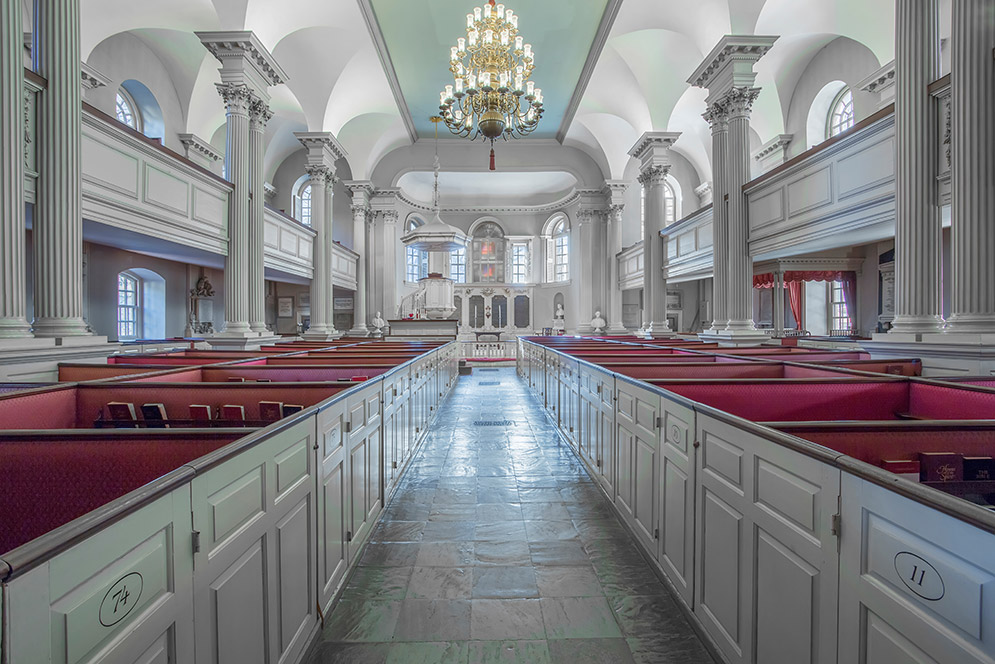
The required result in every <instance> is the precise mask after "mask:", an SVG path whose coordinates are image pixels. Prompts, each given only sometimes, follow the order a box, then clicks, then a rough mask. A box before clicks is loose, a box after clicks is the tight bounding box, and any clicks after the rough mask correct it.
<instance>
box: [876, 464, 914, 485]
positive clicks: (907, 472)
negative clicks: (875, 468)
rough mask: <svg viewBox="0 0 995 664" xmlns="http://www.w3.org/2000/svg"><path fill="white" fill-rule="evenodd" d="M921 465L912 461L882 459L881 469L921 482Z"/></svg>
mask: <svg viewBox="0 0 995 664" xmlns="http://www.w3.org/2000/svg"><path fill="white" fill-rule="evenodd" d="M920 466H921V464H920V463H919V462H918V461H915V460H912V459H882V460H881V467H882V468H884V469H885V470H887V471H889V472H892V473H895V474H896V475H898V476H899V477H904V478H905V479H907V480H912V481H913V482H918V481H919V475H920Z"/></svg>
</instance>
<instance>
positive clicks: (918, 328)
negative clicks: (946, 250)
mask: <svg viewBox="0 0 995 664" xmlns="http://www.w3.org/2000/svg"><path fill="white" fill-rule="evenodd" d="M895 16H896V25H895V71H896V81H895V90H896V94H895V145H896V154H895V320H894V321H893V322H892V328H891V331H890V332H889V334H895V335H921V334H923V333H930V332H938V331H940V329H941V328H942V326H943V319H942V318H941V315H940V311H941V309H940V276H941V275H940V249H941V244H940V238H941V223H940V214H939V208H938V207H937V205H936V200H935V191H936V182H935V179H934V173H933V172H932V170H933V164H934V163H935V162H936V150H937V144H936V139H935V137H934V123H935V121H934V118H933V100H932V98H931V97H930V95H929V91H928V87H929V84H930V83H932V82H933V81H934V80H936V79H937V78H938V77H939V65H940V40H939V12H938V10H937V1H936V0H897V1H896V3H895ZM990 48H991V45H989V49H990ZM990 56H991V54H990V52H989V58H990ZM896 338H897V337H896Z"/></svg>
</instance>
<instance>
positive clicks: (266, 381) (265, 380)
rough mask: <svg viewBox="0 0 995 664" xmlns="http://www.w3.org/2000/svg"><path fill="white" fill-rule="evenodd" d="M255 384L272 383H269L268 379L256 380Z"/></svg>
mask: <svg viewBox="0 0 995 664" xmlns="http://www.w3.org/2000/svg"><path fill="white" fill-rule="evenodd" d="M256 382H257V383H271V382H273V381H271V380H270V379H269V378H257V379H256Z"/></svg>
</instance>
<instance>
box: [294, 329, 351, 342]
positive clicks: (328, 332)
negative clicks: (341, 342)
mask: <svg viewBox="0 0 995 664" xmlns="http://www.w3.org/2000/svg"><path fill="white" fill-rule="evenodd" d="M341 336H342V333H341V332H339V331H338V330H336V329H335V328H334V327H325V328H318V329H315V328H314V327H313V326H312V327H310V328H308V331H307V332H305V333H304V334H302V335H301V338H302V339H304V341H333V340H335V339H338V338H340V337H341Z"/></svg>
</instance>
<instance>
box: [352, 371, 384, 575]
mask: <svg viewBox="0 0 995 664" xmlns="http://www.w3.org/2000/svg"><path fill="white" fill-rule="evenodd" d="M379 388H380V385H379V384H374V385H370V386H369V387H367V388H364V389H363V390H361V391H360V392H358V393H357V394H354V395H353V396H351V397H349V398H348V400H347V401H346V440H347V441H348V448H349V458H348V459H347V463H348V466H347V469H348V478H349V484H348V495H349V510H348V522H347V531H346V539H347V540H348V542H349V560H350V561H351V560H353V559H354V558H355V556H356V552H357V551H358V550H359V548H360V547H361V546H362V545H363V542H365V541H366V538H367V537H368V536H369V534H370V529H371V528H372V527H373V524H374V522H375V521H376V518H377V516H378V515H379V514H380V508H381V507H382V506H383V493H382V489H381V474H382V468H381V463H380V459H381V458H382V457H381V453H380V446H381V444H382V441H381V433H382V427H381V425H382V422H383V420H382V418H381V410H380V390H379Z"/></svg>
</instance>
